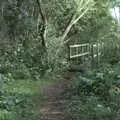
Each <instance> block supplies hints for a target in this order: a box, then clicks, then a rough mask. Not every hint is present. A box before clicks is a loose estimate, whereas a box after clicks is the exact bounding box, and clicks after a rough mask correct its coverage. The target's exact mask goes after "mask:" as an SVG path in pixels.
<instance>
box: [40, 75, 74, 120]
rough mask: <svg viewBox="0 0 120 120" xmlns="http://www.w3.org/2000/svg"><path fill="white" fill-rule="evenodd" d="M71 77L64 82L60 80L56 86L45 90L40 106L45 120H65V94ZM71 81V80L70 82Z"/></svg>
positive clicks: (47, 87)
mask: <svg viewBox="0 0 120 120" xmlns="http://www.w3.org/2000/svg"><path fill="white" fill-rule="evenodd" d="M71 78H72V76H71V75H69V76H68V77H66V78H65V79H63V80H58V81H57V82H56V83H55V84H54V85H49V86H46V87H45V88H44V95H43V96H44V97H43V100H42V103H41V104H40V106H39V111H40V113H41V114H42V115H43V120H65V119H64V118H65V115H64V110H65V108H64V107H65V103H66V100H65V98H64V93H65V92H66V89H67V84H68V81H69V80H70V79H71ZM68 79H69V80H68Z"/></svg>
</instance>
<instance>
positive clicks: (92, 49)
mask: <svg viewBox="0 0 120 120" xmlns="http://www.w3.org/2000/svg"><path fill="white" fill-rule="evenodd" d="M91 57H92V60H91V65H92V67H94V48H93V44H91Z"/></svg>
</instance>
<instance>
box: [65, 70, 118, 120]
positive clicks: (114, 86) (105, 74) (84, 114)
mask: <svg viewBox="0 0 120 120" xmlns="http://www.w3.org/2000/svg"><path fill="white" fill-rule="evenodd" d="M119 76H120V73H119V69H118V68H114V69H113V68H107V69H104V70H103V69H99V70H97V71H92V73H90V74H89V73H86V74H80V75H77V77H76V82H75V84H74V85H73V86H72V88H71V91H70V92H71V93H72V94H71V93H70V94H69V99H70V101H69V102H68V104H67V113H68V116H69V119H70V120H79V119H82V120H90V119H92V120H118V119H119V108H120V101H119V100H120V86H119V85H120V84H119V82H120V78H119Z"/></svg>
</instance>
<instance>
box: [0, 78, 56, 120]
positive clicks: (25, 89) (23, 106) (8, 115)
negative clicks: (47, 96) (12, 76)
mask: <svg viewBox="0 0 120 120" xmlns="http://www.w3.org/2000/svg"><path fill="white" fill-rule="evenodd" d="M55 83H56V81H55V80H44V79H41V80H38V81H35V80H28V79H27V80H13V81H11V80H10V81H9V82H8V83H6V84H5V91H6V92H5V93H6V95H4V97H5V99H4V100H2V101H1V103H2V104H3V103H6V102H7V103H6V104H5V105H6V106H7V107H9V108H10V111H9V110H8V109H6V108H0V120H15V119H16V118H15V115H17V116H19V117H18V118H17V119H16V120H20V119H22V120H26V119H29V120H33V119H35V120H37V119H40V118H41V114H40V113H39V112H38V111H36V110H37V109H36V108H37V105H38V103H39V104H40V102H41V99H42V97H43V88H44V87H45V86H48V85H53V84H55ZM6 100H7V101H6ZM15 101H17V102H19V104H17V105H16V102H15ZM1 103H0V105H1ZM11 103H12V104H11ZM16 110H17V111H16ZM23 116H24V117H23Z"/></svg>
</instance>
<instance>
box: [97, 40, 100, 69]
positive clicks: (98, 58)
mask: <svg viewBox="0 0 120 120" xmlns="http://www.w3.org/2000/svg"><path fill="white" fill-rule="evenodd" d="M99 53H100V52H99V42H97V67H99V64H100V55H99Z"/></svg>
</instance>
